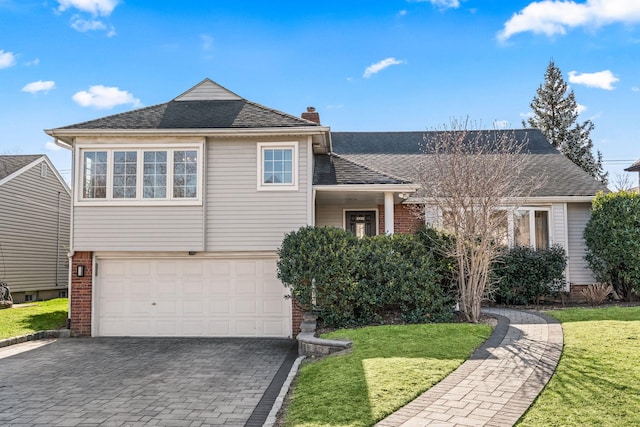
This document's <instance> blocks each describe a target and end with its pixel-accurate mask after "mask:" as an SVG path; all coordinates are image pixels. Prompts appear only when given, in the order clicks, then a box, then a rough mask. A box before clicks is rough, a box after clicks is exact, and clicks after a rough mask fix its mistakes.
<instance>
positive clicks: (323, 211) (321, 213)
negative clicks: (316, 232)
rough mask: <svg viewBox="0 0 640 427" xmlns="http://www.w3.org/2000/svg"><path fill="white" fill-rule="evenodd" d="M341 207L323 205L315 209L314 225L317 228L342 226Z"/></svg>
mask: <svg viewBox="0 0 640 427" xmlns="http://www.w3.org/2000/svg"><path fill="white" fill-rule="evenodd" d="M342 209H343V208H342V206H332V205H324V206H318V207H316V225H317V226H318V227H340V228H342V227H343V226H344V220H343V218H342V216H343V210H342Z"/></svg>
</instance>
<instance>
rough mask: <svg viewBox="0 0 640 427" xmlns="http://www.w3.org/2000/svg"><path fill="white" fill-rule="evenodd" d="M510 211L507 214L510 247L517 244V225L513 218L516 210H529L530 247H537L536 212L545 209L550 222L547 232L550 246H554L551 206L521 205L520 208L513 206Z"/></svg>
mask: <svg viewBox="0 0 640 427" xmlns="http://www.w3.org/2000/svg"><path fill="white" fill-rule="evenodd" d="M508 211H509V215H507V235H508V239H509V247H510V248H513V247H514V246H515V243H516V242H515V238H516V235H515V229H514V227H515V225H514V219H513V215H514V214H515V212H516V211H528V212H529V230H530V231H529V233H530V237H529V247H531V248H535V247H536V231H535V230H536V218H535V212H536V211H545V212H547V213H548V217H547V218H548V222H547V227H548V229H547V234H548V236H549V247H551V246H553V234H552V233H553V224H552V221H553V218H552V217H551V208H550V207H545V206H521V207H518V208H515V209H513V208H511V209H508Z"/></svg>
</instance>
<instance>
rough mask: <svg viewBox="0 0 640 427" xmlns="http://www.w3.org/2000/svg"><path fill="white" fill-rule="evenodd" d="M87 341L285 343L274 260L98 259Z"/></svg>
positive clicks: (286, 321) (286, 319)
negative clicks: (212, 339) (139, 339)
mask: <svg viewBox="0 0 640 427" xmlns="http://www.w3.org/2000/svg"><path fill="white" fill-rule="evenodd" d="M96 262H97V264H98V276H97V277H96V283H95V292H96V293H95V296H96V304H95V308H96V310H95V312H94V325H96V328H95V330H94V335H98V336H156V337H157V336H174V337H175V336H185V337H190V336H207V337H226V336H229V337H234V336H235V337H288V336H290V335H291V303H290V300H288V299H285V298H284V295H285V294H286V292H285V291H286V289H285V287H284V286H283V285H282V283H280V281H279V280H278V279H277V277H276V261H275V260H274V259H206V258H200V259H159V258H156V259H100V258H97V260H96Z"/></svg>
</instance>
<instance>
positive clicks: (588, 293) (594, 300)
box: [580, 283, 613, 307]
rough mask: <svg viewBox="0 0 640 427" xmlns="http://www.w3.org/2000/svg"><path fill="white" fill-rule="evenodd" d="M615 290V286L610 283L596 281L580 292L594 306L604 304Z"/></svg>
mask: <svg viewBox="0 0 640 427" xmlns="http://www.w3.org/2000/svg"><path fill="white" fill-rule="evenodd" d="M611 292H613V286H611V285H610V284H608V283H594V284H593V285H589V286H587V287H586V288H585V289H583V290H582V291H581V292H580V293H581V294H582V296H583V297H584V299H585V300H586V301H587V303H588V304H590V305H591V306H592V307H595V306H596V305H600V304H602V303H603V302H604V301H605V300H606V299H607V298H608V297H609V294H610V293H611Z"/></svg>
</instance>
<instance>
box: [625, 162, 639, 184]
mask: <svg viewBox="0 0 640 427" xmlns="http://www.w3.org/2000/svg"><path fill="white" fill-rule="evenodd" d="M625 171H626V172H638V186H636V187H634V188H632V190H633V191H640V160H636V161H635V162H634V163H633V164H632V165H631V166H629V167H628V168H625Z"/></svg>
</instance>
